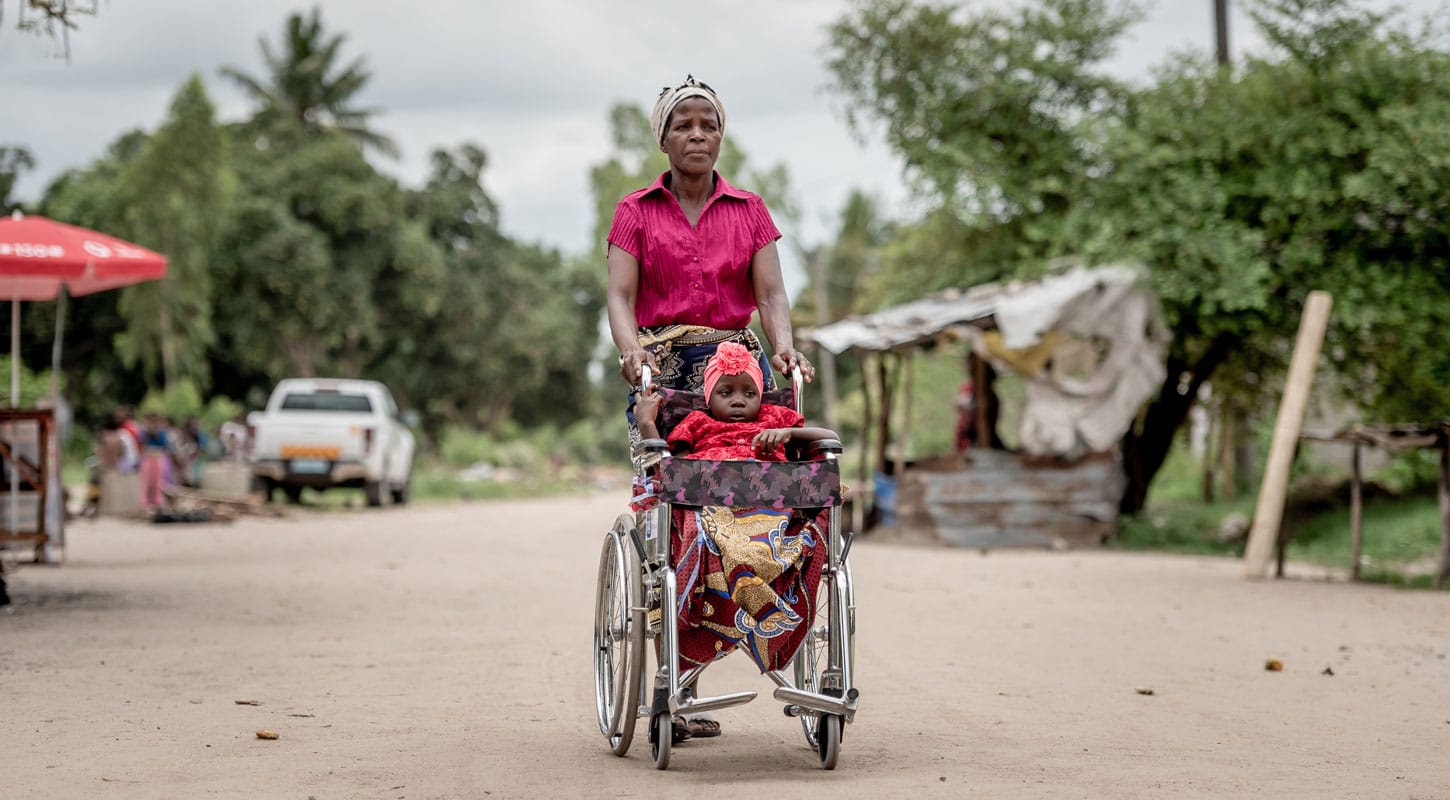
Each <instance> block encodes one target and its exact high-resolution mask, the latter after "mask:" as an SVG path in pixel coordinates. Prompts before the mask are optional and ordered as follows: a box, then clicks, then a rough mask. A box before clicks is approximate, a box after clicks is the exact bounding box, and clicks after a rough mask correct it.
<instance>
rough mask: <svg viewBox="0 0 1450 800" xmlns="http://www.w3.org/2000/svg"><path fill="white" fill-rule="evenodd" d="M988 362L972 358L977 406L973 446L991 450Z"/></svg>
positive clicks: (973, 389) (974, 400)
mask: <svg viewBox="0 0 1450 800" xmlns="http://www.w3.org/2000/svg"><path fill="white" fill-rule="evenodd" d="M988 390H989V387H988V386H987V361H986V359H984V358H982V357H981V356H973V358H972V402H973V403H975V404H976V406H977V418H976V419H975V420H973V423H974V424H975V425H976V426H977V441H975V442H973V443H972V444H973V446H975V447H981V448H984V449H985V448H990V447H991V446H992V422H991V420H990V419H989V418H988V417H987V399H988V398H987V394H988Z"/></svg>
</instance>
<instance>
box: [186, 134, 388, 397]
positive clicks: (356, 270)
mask: <svg viewBox="0 0 1450 800" xmlns="http://www.w3.org/2000/svg"><path fill="white" fill-rule="evenodd" d="M244 127H246V126H244ZM244 141H251V142H255V143H265V142H267V141H268V137H266V136H265V135H262V136H259V137H258V138H256V139H249V140H244ZM235 153H236V156H237V158H236V162H235V166H234V172H235V174H236V175H237V176H238V188H237V196H236V200H235V202H234V205H233V207H234V213H233V214H232V215H231V224H230V225H229V226H228V228H227V230H226V232H225V233H224V234H223V238H222V241H221V244H220V252H219V254H218V259H217V263H218V270H217V272H216V281H217V286H216V296H217V298H218V303H217V307H216V309H215V310H214V314H215V319H216V320H217V325H218V329H219V333H220V337H219V338H220V340H221V341H222V342H223V346H224V348H225V353H224V355H225V357H227V358H230V359H231V360H233V361H235V362H236V365H237V367H239V368H240V371H242V372H244V373H247V374H251V375H253V376H256V377H257V378H258V379H260V380H262V381H263V382H270V381H272V380H275V379H277V378H280V377H285V376H288V375H295V376H312V375H322V374H337V375H340V376H343V377H351V376H358V375H361V374H362V372H363V370H364V368H365V367H366V366H367V365H368V364H369V361H370V357H369V353H368V345H369V343H370V341H371V337H373V336H375V335H376V331H377V328H378V326H379V324H380V322H381V320H380V317H379V313H378V308H377V306H376V305H375V302H374V300H375V297H374V289H375V286H376V282H377V279H378V277H379V276H380V274H381V273H382V270H383V269H384V267H385V265H387V264H389V263H390V262H391V261H392V259H393V258H394V256H395V254H396V253H397V246H398V241H399V237H400V225H401V223H402V218H403V206H402V192H401V190H400V189H399V188H398V186H397V184H396V183H395V182H394V181H393V180H392V179H390V178H387V177H384V176H383V175H380V174H379V173H378V172H377V171H376V170H375V169H373V168H372V166H371V165H369V164H368V163H367V161H366V160H365V159H364V158H363V157H362V153H361V152H360V151H359V150H358V149H357V148H356V147H354V146H353V145H352V144H351V143H350V142H349V141H347V140H346V139H344V138H343V137H341V136H339V135H335V134H328V135H320V136H316V137H312V138H308V139H306V140H303V141H300V142H298V143H296V147H295V149H290V148H286V149H283V150H282V152H281V153H276V152H273V151H272V149H271V148H270V147H265V146H264V147H262V148H261V149H259V148H258V147H257V146H256V145H255V144H254V145H253V146H250V147H248V146H239V147H237V148H235Z"/></svg>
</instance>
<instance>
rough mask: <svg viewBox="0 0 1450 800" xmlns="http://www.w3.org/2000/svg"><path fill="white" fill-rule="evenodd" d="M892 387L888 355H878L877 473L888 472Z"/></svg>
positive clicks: (882, 353) (883, 353)
mask: <svg viewBox="0 0 1450 800" xmlns="http://www.w3.org/2000/svg"><path fill="white" fill-rule="evenodd" d="M891 387H892V381H891V380H890V379H889V378H888V377H887V374H886V353H885V352H881V353H877V354H876V397H877V399H878V400H880V401H881V412H880V413H879V414H877V415H876V464H875V467H876V471H877V472H885V471H886V450H887V443H888V442H889V441H890V440H891Z"/></svg>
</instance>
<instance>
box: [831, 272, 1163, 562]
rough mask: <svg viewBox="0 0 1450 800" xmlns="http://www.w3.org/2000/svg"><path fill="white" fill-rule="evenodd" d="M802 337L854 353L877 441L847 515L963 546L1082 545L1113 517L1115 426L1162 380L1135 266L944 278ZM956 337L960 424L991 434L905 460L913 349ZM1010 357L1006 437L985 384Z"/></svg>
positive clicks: (1155, 326)
mask: <svg viewBox="0 0 1450 800" xmlns="http://www.w3.org/2000/svg"><path fill="white" fill-rule="evenodd" d="M802 339H803V340H805V341H808V342H811V343H814V344H815V345H817V346H818V347H820V348H821V349H822V350H823V351H825V352H828V353H830V354H832V357H834V356H838V355H842V354H845V353H847V352H852V351H854V352H855V353H856V355H857V356H858V358H860V359H861V362H862V375H863V378H865V380H864V383H865V384H866V385H865V386H863V388H864V389H865V395H866V399H867V402H866V404H865V406H866V410H865V416H866V420H865V423H866V424H865V429H866V430H868V431H870V432H871V433H870V436H869V438H870V439H871V442H870V443H869V445H870V447H869V450H870V454H869V455H868V456H867V457H866V458H863V459H862V466H861V475H860V477H859V483H858V484H857V485H858V486H859V487H861V488H862V489H864V490H865V492H863V493H864V494H869V495H871V497H870V499H869V502H868V503H861V502H857V503H856V504H855V506H856V508H857V511H858V519H857V521H856V529H857V530H862V529H864V528H865V527H866V525H865V523H866V522H868V521H873V520H879V521H880V522H882V523H883V524H886V525H888V526H894V527H896V528H898V529H906V530H910V531H913V532H925V533H926V534H928V535H929V536H931V537H933V538H935V539H937V540H940V541H942V542H946V543H951V544H956V545H961V546H967V547H1040V546H1082V545H1089V544H1098V543H1100V542H1102V541H1103V540H1104V539H1105V538H1107V537H1108V536H1110V535H1111V534H1112V533H1113V532H1115V531H1116V529H1117V518H1118V503H1119V500H1120V498H1121V496H1122V491H1123V485H1124V477H1123V473H1122V468H1121V466H1120V459H1119V457H1118V452H1117V448H1118V441H1119V440H1120V439H1121V438H1122V436H1123V434H1124V433H1125V432H1126V431H1127V430H1128V427H1129V426H1130V425H1131V424H1132V423H1133V420H1134V419H1135V417H1136V416H1137V413H1138V411H1139V409H1140V408H1141V406H1142V404H1143V403H1144V401H1145V400H1146V399H1147V398H1148V397H1149V396H1151V394H1152V393H1153V392H1155V391H1156V390H1157V388H1158V387H1159V386H1160V385H1161V384H1162V381H1163V377H1164V366H1163V365H1164V354H1165V352H1166V349H1167V343H1168V333H1167V330H1166V328H1165V327H1164V326H1163V324H1162V320H1161V315H1160V312H1159V310H1158V303H1157V301H1156V298H1155V297H1154V296H1153V295H1152V293H1151V292H1150V291H1149V290H1148V289H1147V288H1146V287H1145V286H1144V282H1143V273H1142V271H1141V270H1139V269H1137V268H1133V267H1125V266H1101V267H1093V268H1087V267H1074V268H1072V269H1069V270H1067V271H1065V272H1062V273H1060V274H1056V275H1052V276H1049V277H1045V278H1042V279H1040V280H1037V281H1031V282H1019V283H1012V284H987V285H982V286H976V287H972V288H970V289H966V290H953V291H948V292H944V293H941V294H937V295H933V296H931V297H926V298H923V299H921V300H917V301H913V302H911V303H906V304H903V305H899V306H893V307H891V308H886V309H883V310H881V311H879V312H877V313H874V314H869V315H864V316H859V317H851V318H848V319H845V320H842V321H840V322H836V323H832V324H830V325H826V326H822V327H819V328H816V329H814V330H808V331H803V332H802ZM956 340H966V341H967V342H968V343H969V346H970V352H971V354H972V358H971V359H970V362H971V364H972V366H971V368H970V369H971V372H972V376H971V377H972V382H973V385H974V387H975V388H976V391H977V395H978V397H977V401H976V402H975V404H974V405H975V411H974V412H973V417H974V418H973V419H972V420H971V421H970V422H969V423H968V427H969V428H970V430H971V432H972V434H973V435H974V439H975V442H976V443H978V444H979V445H985V446H977V445H974V446H972V447H971V448H970V449H968V450H967V451H966V452H965V453H964V454H963V453H957V454H944V455H941V456H937V457H933V458H930V459H917V460H915V461H912V462H910V463H908V461H907V457H906V455H907V447H908V442H909V441H910V439H911V435H912V434H911V427H912V412H911V397H912V362H913V359H914V356H915V355H916V354H917V353H919V352H920V351H921V350H922V349H923V348H927V347H936V346H938V345H941V344H943V343H944V342H948V341H956ZM822 355H823V356H824V355H825V353H823V354H822ZM1005 372H1010V373H1014V374H1016V375H1019V376H1021V378H1022V379H1023V383H1024V386H1025V397H1024V400H1023V403H1022V408H1021V409H1019V413H1018V430H1017V433H1018V437H1017V438H1018V440H1019V445H1018V447H1017V448H1016V449H1015V450H1012V451H1008V450H1006V449H1003V446H1002V443H1001V440H1000V438H999V437H998V436H997V435H996V424H997V412H998V403H999V401H998V399H997V397H996V395H995V393H994V392H992V391H991V388H990V387H991V384H992V381H993V376H994V375H997V374H1002V373H1005ZM828 416H829V415H828ZM893 420H894V421H895V424H894V425H893ZM893 445H894V446H893ZM868 469H870V470H873V471H874V474H868V473H867V470H868ZM867 505H869V506H871V508H872V509H873V513H870V514H867V513H865V512H864V511H862V509H864V508H865V507H866V506H867Z"/></svg>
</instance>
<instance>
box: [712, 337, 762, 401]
mask: <svg viewBox="0 0 1450 800" xmlns="http://www.w3.org/2000/svg"><path fill="white" fill-rule="evenodd" d="M742 373H743V374H746V375H749V376H750V379H751V380H753V381H755V388H756V390H757V391H762V392H763V391H765V383H764V380H765V379H764V376H762V375H761V374H760V361H759V360H757V359H756V358H755V356H753V355H751V354H750V350H749V349H747V348H746V347H745V345H743V344H736V343H735V342H721V343H720V346H719V347H718V348H716V349H715V355H713V356H711V357H710V360H709V361H707V362H705V396H706V397H709V396H710V395H712V394H714V393H715V384H717V383H719V382H720V378H721V377H722V376H724V375H740V374H742Z"/></svg>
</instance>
